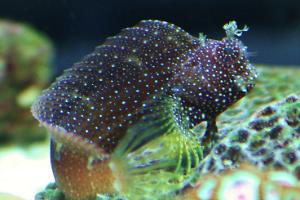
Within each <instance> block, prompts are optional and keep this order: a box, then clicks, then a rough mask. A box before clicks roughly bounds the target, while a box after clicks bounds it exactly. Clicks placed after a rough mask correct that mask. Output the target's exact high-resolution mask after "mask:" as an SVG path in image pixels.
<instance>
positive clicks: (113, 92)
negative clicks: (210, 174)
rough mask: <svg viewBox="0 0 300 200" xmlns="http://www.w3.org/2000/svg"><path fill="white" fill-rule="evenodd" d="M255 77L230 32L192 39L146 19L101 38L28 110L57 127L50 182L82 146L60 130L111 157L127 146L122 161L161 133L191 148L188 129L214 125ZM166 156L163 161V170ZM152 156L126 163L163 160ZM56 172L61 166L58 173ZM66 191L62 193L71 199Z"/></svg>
mask: <svg viewBox="0 0 300 200" xmlns="http://www.w3.org/2000/svg"><path fill="white" fill-rule="evenodd" d="M230 33H232V31H231V32H230ZM255 78H256V72H255V67H254V66H252V65H251V64H250V63H249V61H248V59H247V52H246V47H245V46H244V45H243V44H242V42H241V41H240V40H238V39H237V38H235V37H234V36H232V35H230V36H229V34H227V37H225V38H224V39H222V40H220V41H217V40H212V39H206V38H200V39H199V38H196V37H193V36H191V35H190V34H188V33H187V32H185V31H184V30H183V29H181V28H179V27H178V26H175V25H173V24H170V23H167V22H162V21H158V20H146V21H142V22H140V23H139V24H138V25H136V26H134V27H132V28H127V29H124V30H123V31H122V32H121V33H120V34H118V35H117V36H114V37H110V38H108V39H107V40H106V41H105V42H104V43H103V44H102V45H100V46H98V47H97V48H96V49H95V51H94V52H93V53H91V54H89V55H87V56H86V57H84V58H83V59H82V61H80V62H78V63H75V64H74V65H73V67H72V68H69V69H67V70H66V71H65V72H64V74H63V75H62V76H60V77H59V78H58V79H57V80H56V82H54V83H53V84H52V85H51V87H50V88H49V89H47V90H45V92H44V93H43V94H42V95H41V97H40V98H39V99H38V100H37V101H36V102H35V104H34V105H33V108H32V111H33V115H34V116H35V118H37V119H38V120H39V121H40V122H41V123H42V124H44V125H45V126H47V127H48V128H50V129H53V127H55V128H56V129H57V128H59V129H62V130H63V131H53V132H56V133H58V134H52V136H53V142H52V149H54V150H52V165H53V168H54V173H55V174H56V177H57V182H58V183H60V184H61V185H64V184H63V183H62V182H67V181H64V180H63V178H61V179H60V178H59V177H62V176H64V175H62V174H67V173H68V170H65V169H69V168H72V170H74V169H75V171H76V167H74V166H73V167H70V165H71V164H70V162H69V164H67V166H65V165H64V161H63V160H68V159H74V157H76V156H77V155H78V154H77V151H78V149H84V146H85V145H78V146H79V148H75V149H77V150H76V151H75V150H74V151H73V150H72V148H71V147H74V145H68V144H69V143H72V142H74V141H72V142H70V140H69V139H68V140H66V141H69V142H64V141H62V140H63V139H65V135H68V138H69V135H71V136H72V137H71V138H80V139H79V140H80V141H81V140H82V141H83V142H81V144H82V143H86V145H87V146H93V147H95V149H100V150H99V151H101V152H102V153H101V154H103V155H104V154H107V155H112V154H118V156H116V157H118V158H119V159H121V157H122V156H124V157H125V153H124V152H127V153H126V155H127V158H126V159H125V160H127V161H128V160H129V159H130V158H129V157H130V156H129V154H130V153H132V152H133V151H140V152H139V153H138V154H139V155H140V156H145V155H144V153H145V152H144V151H146V150H145V148H146V147H145V148H144V150H143V153H141V152H142V151H141V150H140V149H143V148H142V147H143V146H145V144H149V145H148V146H149V148H150V146H151V145H152V146H151V149H152V150H153V149H155V148H156V147H154V146H155V145H156V144H157V145H158V146H159V145H160V146H161V145H162V143H159V142H158V143H154V142H153V143H151V141H159V140H156V139H157V138H160V137H161V136H166V135H167V136H168V135H172V134H173V135H174V137H175V138H177V137H178V138H180V139H178V140H180V141H182V140H184V141H185V142H183V143H182V144H184V145H183V146H195V149H197V148H198V147H200V145H201V144H200V140H197V139H196V138H198V136H197V137H195V136H192V135H193V134H191V133H190V130H191V129H192V128H194V127H195V126H196V125H198V124H199V123H201V122H202V121H208V124H209V126H208V129H210V128H211V127H212V128H213V127H215V119H216V117H217V116H218V115H219V114H220V113H221V112H223V111H224V110H225V109H227V108H228V107H229V106H230V105H232V104H233V103H234V102H236V101H238V100H239V99H240V98H242V97H243V96H245V95H246V94H247V93H248V92H249V91H250V90H251V88H253V86H254V81H255ZM150 130H151V131H150ZM71 140H72V139H71ZM163 140H164V139H163V138H162V139H161V141H163ZM124 141H125V142H124ZM167 141H172V142H173V143H175V144H171V143H170V144H169V145H167V146H166V147H164V148H168V149H172V148H175V149H176V151H177V150H179V149H182V147H180V148H179V147H178V149H177V147H176V141H173V140H171V139H170V138H168V139H166V143H168V142H167ZM190 142H191V143H192V145H191V144H190ZM60 143H62V144H63V145H64V146H65V147H63V148H62V149H60V150H61V151H58V152H59V154H61V155H63V156H62V157H63V160H62V159H57V158H56V156H55V154H56V152H57V149H59V146H60V145H59V144H60ZM179 143H180V142H179ZM154 144H155V145H154ZM174 145H175V146H174ZM75 146H76V145H75ZM120 146H121V147H120ZM146 146H147V145H146ZM177 146H178V145H177ZM197 146H198V147H197ZM170 147H172V148H170ZM193 148H194V147H193ZM187 149H188V147H187ZM91 151H92V150H91ZM149 151H150V150H149ZM180 151H181V150H180ZM74 152H76V153H74ZM88 152H90V151H88ZM115 152H118V153H115ZM120 152H121V153H120ZM151 152H152V153H153V152H154V151H151ZM166 152H169V151H166ZM187 152H188V153H187V154H189V153H191V152H192V154H193V155H196V157H197V158H193V159H187V158H185V159H186V160H185V161H184V163H189V167H191V166H192V167H195V166H196V163H195V162H196V160H199V159H200V158H199V156H198V155H199V152H200V151H199V150H194V149H193V150H187ZM171 154H172V153H171ZM70 155H71V156H70ZM121 155H122V156H121ZM130 155H131V154H130ZM153 155H156V156H158V154H153ZM176 155H177V154H176ZM176 155H174V158H175V157H176ZM58 157H60V156H58ZM86 157H88V156H86ZM96 157H97V156H96ZM179 157H180V156H179ZM181 157H182V156H181ZM181 157H180V159H181V160H182V159H183V158H181ZM183 157H185V156H183ZM171 158H172V159H173V157H172V156H170V159H169V160H168V161H165V163H168V164H166V165H168V168H170V166H169V165H170V163H172V161H171ZM135 159H136V160H138V158H137V157H135ZM176 159H178V158H176ZM180 159H178V160H180ZM75 160H84V159H82V158H81V157H80V159H75ZM75 160H74V161H75ZM85 160H86V161H78V163H84V164H78V163H77V165H78V166H79V165H81V166H83V165H86V163H88V160H87V159H85ZM150 160H151V159H150ZM154 160H155V159H153V160H151V162H150V161H149V160H148V161H145V162H146V163H147V164H145V163H143V164H140V165H139V166H138V167H131V168H145V169H148V168H147V167H149V166H150V164H149V163H161V162H162V160H160V159H156V162H154ZM183 160H184V159H183ZM127 161H126V162H127ZM72 162H73V161H72ZM72 162H71V163H72ZM73 163H74V162H73ZM175 163H177V164H175V165H176V166H177V167H176V166H174V169H175V168H176V169H177V170H178V169H179V168H180V167H179V168H178V166H181V165H182V162H181V161H180V162H179V161H176V162H175ZM178 163H179V164H178ZM180 163H181V164H180ZM191 163H192V164H191ZM106 166H107V165H106ZM135 166H136V165H135ZM145 166H147V167H145ZM159 168H160V169H161V165H160V167H159ZM61 171H64V172H63V173H62V174H60V172H61ZM77 171H78V170H77ZM79 171H81V172H82V171H83V169H81V168H80V170H79ZM73 173H76V172H73ZM182 173H185V174H186V171H185V172H182ZM58 174H59V175H58ZM87 174H88V173H87ZM108 174H109V173H108ZM83 176H85V177H86V176H87V175H86V174H85V175H83ZM58 179H60V180H58ZM68 181H69V182H70V180H68ZM71 182H72V181H71ZM73 182H78V180H77V181H73ZM86 182H92V181H91V180H88V181H86ZM97 184H98V183H97ZM75 185H76V184H75V183H74V185H73V187H75ZM90 187H91V188H95V187H94V186H90ZM66 190H71V189H70V188H69V189H66ZM73 190H74V189H73ZM93 191H94V190H93ZM107 191H109V190H107ZM101 192H103V191H101ZM104 192H105V191H104ZM109 192H110V191H109ZM67 193H68V192H67ZM87 193H88V192H87ZM94 193H95V191H94ZM69 194H70V192H69ZM74 194H75V193H74ZM72 195H73V194H70V195H69V196H71V197H72V198H73V197H74V195H73V196H72ZM81 197H82V196H80V198H81ZM78 198H79V197H78Z"/></svg>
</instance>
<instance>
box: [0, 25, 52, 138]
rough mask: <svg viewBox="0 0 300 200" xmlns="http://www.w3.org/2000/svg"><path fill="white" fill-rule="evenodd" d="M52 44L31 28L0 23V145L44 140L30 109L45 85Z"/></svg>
mask: <svg viewBox="0 0 300 200" xmlns="http://www.w3.org/2000/svg"><path fill="white" fill-rule="evenodd" d="M52 55H53V48H52V44H51V42H50V41H49V39H48V38H47V37H46V36H44V35H43V34H41V33H38V32H37V31H36V30H35V29H34V28H32V27H30V26H28V25H25V24H22V23H16V22H13V21H8V20H0V90H1V91H5V92H2V93H1V94H0V109H1V113H0V141H1V142H4V141H7V140H14V141H19V142H22V143H24V142H25V143H27V142H30V141H34V140H41V139H45V138H46V135H47V134H46V132H45V130H43V129H42V128H40V127H38V126H37V124H36V122H35V121H34V120H33V118H32V116H31V112H30V106H31V104H32V102H33V100H34V99H35V98H36V97H37V96H38V95H39V94H40V93H41V91H42V89H43V88H44V87H45V86H46V85H47V84H48V83H49V79H50V75H51V68H50V65H51V60H52Z"/></svg>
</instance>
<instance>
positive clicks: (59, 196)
mask: <svg viewBox="0 0 300 200" xmlns="http://www.w3.org/2000/svg"><path fill="white" fill-rule="evenodd" d="M35 200H65V196H64V194H63V192H62V191H61V190H60V189H59V188H58V187H57V185H56V184H55V183H50V184H48V185H47V187H46V188H45V190H43V191H42V192H40V193H38V194H36V195H35Z"/></svg>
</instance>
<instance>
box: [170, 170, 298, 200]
mask: <svg viewBox="0 0 300 200" xmlns="http://www.w3.org/2000/svg"><path fill="white" fill-rule="evenodd" d="M299 195H300V185H299V181H298V179H297V178H296V177H295V176H293V175H292V174H290V173H288V172H286V171H281V170H264V171H261V170H259V169H257V168H255V167H253V166H251V167H250V166H242V167H241V168H238V169H234V170H228V171H226V172H225V173H222V174H220V175H218V176H217V175H208V176H204V177H202V178H200V179H199V181H198V182H197V183H196V184H194V185H193V186H190V187H186V188H184V189H183V190H181V191H180V194H178V195H177V196H176V197H175V200H208V199H214V200H240V199H251V200H259V199H263V200H275V199H282V200H296V199H299Z"/></svg>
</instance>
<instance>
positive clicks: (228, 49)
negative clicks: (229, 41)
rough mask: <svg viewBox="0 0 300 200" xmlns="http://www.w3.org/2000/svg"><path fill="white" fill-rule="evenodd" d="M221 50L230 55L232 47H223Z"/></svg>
mask: <svg viewBox="0 0 300 200" xmlns="http://www.w3.org/2000/svg"><path fill="white" fill-rule="evenodd" d="M223 52H224V54H225V55H232V54H233V53H234V51H233V49H232V48H230V47H225V48H224V50H223Z"/></svg>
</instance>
